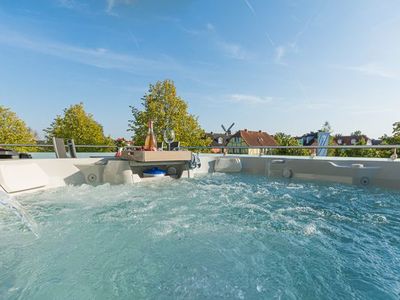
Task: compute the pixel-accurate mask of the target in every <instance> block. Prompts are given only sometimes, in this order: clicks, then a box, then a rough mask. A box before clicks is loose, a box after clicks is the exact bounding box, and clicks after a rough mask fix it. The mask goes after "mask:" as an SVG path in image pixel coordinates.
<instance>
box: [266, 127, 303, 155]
mask: <svg viewBox="0 0 400 300" xmlns="http://www.w3.org/2000/svg"><path fill="white" fill-rule="evenodd" d="M274 139H275V141H276V142H277V144H278V145H279V146H301V145H300V143H299V141H298V140H296V139H295V138H294V137H292V136H290V135H289V134H285V133H283V132H278V133H277V134H275V135H274ZM273 153H274V154H276V155H302V156H303V155H310V151H309V150H307V149H275V150H274V151H273Z"/></svg>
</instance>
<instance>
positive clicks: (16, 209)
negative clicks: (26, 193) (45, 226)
mask: <svg viewBox="0 0 400 300" xmlns="http://www.w3.org/2000/svg"><path fill="white" fill-rule="evenodd" d="M0 205H1V206H4V207H5V208H6V209H7V210H8V211H10V212H11V213H14V214H15V215H16V216H17V217H18V218H19V219H20V220H21V222H22V223H23V224H24V225H25V226H26V227H27V228H29V230H30V231H31V232H32V233H33V234H34V235H35V236H36V237H39V230H38V225H37V223H36V222H35V220H34V219H33V218H32V217H31V216H30V215H29V213H28V212H27V211H26V209H25V208H24V207H23V206H22V205H21V204H20V203H19V202H18V201H17V200H16V199H13V198H12V197H10V196H9V195H7V194H5V193H4V192H2V191H0Z"/></svg>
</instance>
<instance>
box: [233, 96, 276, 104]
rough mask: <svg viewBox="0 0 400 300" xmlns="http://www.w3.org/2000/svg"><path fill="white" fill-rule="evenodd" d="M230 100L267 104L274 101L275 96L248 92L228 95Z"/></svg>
mask: <svg viewBox="0 0 400 300" xmlns="http://www.w3.org/2000/svg"><path fill="white" fill-rule="evenodd" d="M227 98H228V101H229V102H234V103H243V104H267V103H271V102H272V101H273V99H274V98H273V97H261V96H256V95H246V94H231V95H228V96H227Z"/></svg>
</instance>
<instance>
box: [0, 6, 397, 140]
mask: <svg viewBox="0 0 400 300" xmlns="http://www.w3.org/2000/svg"><path fill="white" fill-rule="evenodd" d="M399 37H400V2H399V1H397V0H352V1H348V0H332V1H327V0H318V1H317V0H315V1H311V0H308V1H294V0H280V1H267V0H219V1H215V0H196V1H195V0H169V1H166V0H158V1H157V0H82V1H78V0H36V1H32V0H20V1H15V0H0V104H1V105H5V106H8V107H10V108H11V109H12V110H14V111H15V112H16V113H17V114H18V115H19V116H20V117H22V118H23V119H24V120H25V121H26V122H27V124H28V125H29V126H30V127H32V128H33V129H35V130H37V131H38V132H39V134H42V129H44V128H46V127H47V126H49V124H50V123H51V121H52V120H53V119H54V117H55V116H56V115H57V114H61V113H62V110H63V109H64V108H65V107H67V106H69V105H70V104H75V103H78V102H81V101H82V102H84V104H85V107H86V109H87V111H88V112H91V113H92V114H93V115H94V116H95V119H96V120H97V121H99V122H100V123H101V124H103V126H104V131H105V133H106V134H110V135H112V136H113V137H119V136H125V137H128V136H129V135H130V134H129V133H128V132H126V129H127V120H128V119H129V118H130V109H129V105H136V106H137V105H139V103H140V98H141V97H142V96H143V94H144V93H145V92H146V91H147V88H148V84H149V83H153V82H155V81H157V80H163V79H166V78H169V79H172V80H174V81H175V83H176V86H177V89H178V93H179V95H180V96H182V97H183V98H184V99H185V100H186V101H187V102H188V103H189V109H190V112H191V113H193V114H195V115H197V116H199V120H200V123H201V125H202V126H203V128H205V129H206V130H208V131H214V132H216V131H220V124H221V123H224V124H228V123H229V124H230V123H231V122H236V124H237V125H236V126H235V128H234V129H243V128H248V129H252V130H259V129H262V130H265V131H267V132H269V133H275V132H279V131H283V132H286V133H289V134H292V135H299V134H303V133H306V132H309V131H311V130H317V129H319V128H320V127H321V125H322V123H323V122H324V121H325V120H328V121H329V122H330V123H331V125H332V128H333V130H334V132H335V133H342V134H348V133H350V132H352V131H355V130H361V131H363V132H365V133H367V134H368V135H370V136H371V137H379V136H381V135H382V134H384V133H388V134H390V133H391V130H392V123H394V122H396V121H400V115H399V113H398V111H399V108H400V38H399Z"/></svg>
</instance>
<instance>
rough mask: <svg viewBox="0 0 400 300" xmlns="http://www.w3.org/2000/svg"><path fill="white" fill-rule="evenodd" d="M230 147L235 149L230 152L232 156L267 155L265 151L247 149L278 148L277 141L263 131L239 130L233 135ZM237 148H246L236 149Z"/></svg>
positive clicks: (229, 142)
mask: <svg viewBox="0 0 400 300" xmlns="http://www.w3.org/2000/svg"><path fill="white" fill-rule="evenodd" d="M227 146H228V147H233V148H232V149H229V150H228V153H230V154H250V155H259V154H260V153H261V154H262V153H265V150H263V149H251V148H246V147H259V146H263V147H268V146H277V143H276V141H275V139H274V138H273V137H272V136H271V135H269V134H268V133H266V132H263V131H261V130H259V131H250V130H247V129H245V130H239V131H238V132H236V133H235V134H233V135H232V136H231V137H230V139H229V141H228V143H227ZM235 147H245V148H243V149H242V148H235Z"/></svg>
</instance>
